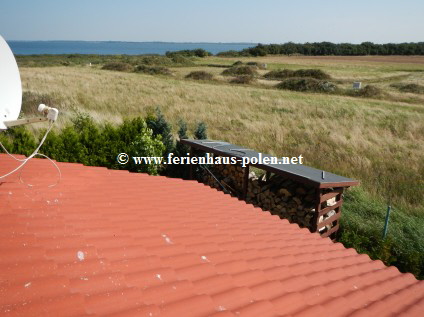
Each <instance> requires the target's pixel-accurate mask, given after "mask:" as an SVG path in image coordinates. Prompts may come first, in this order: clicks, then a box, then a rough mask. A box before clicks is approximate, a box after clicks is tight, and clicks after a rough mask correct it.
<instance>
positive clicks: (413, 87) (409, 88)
mask: <svg viewBox="0 0 424 317" xmlns="http://www.w3.org/2000/svg"><path fill="white" fill-rule="evenodd" d="M390 87H393V88H397V89H398V90H399V91H402V92H411V93H414V94H424V86H422V85H418V84H402V83H397V84H391V85H390Z"/></svg>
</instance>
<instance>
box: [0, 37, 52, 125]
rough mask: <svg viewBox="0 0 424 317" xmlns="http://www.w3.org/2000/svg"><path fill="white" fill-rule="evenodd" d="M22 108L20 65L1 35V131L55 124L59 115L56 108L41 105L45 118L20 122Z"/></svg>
mask: <svg viewBox="0 0 424 317" xmlns="http://www.w3.org/2000/svg"><path fill="white" fill-rule="evenodd" d="M21 106H22V86H21V77H20V75H19V68H18V64H17V63H16V60H15V57H14V55H13V53H12V50H11V49H10V47H9V45H7V43H6V41H5V40H4V38H3V37H2V36H1V35H0V130H6V129H7V128H8V127H13V126H17V125H22V124H29V123H35V122H41V121H51V122H54V121H56V119H57V116H58V114H59V111H58V110H57V109H56V108H50V107H47V106H46V105H43V104H41V105H40V106H39V107H38V111H39V112H41V113H42V114H43V115H44V117H41V118H30V119H19V120H18V117H19V113H20V112H21Z"/></svg>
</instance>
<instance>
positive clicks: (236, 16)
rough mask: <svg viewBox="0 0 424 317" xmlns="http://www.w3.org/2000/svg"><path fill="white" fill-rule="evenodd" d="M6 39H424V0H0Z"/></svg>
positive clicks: (1, 30)
mask: <svg viewBox="0 0 424 317" xmlns="http://www.w3.org/2000/svg"><path fill="white" fill-rule="evenodd" d="M0 34H1V35H2V36H3V37H4V38H6V39H7V40H93V41H109V40H114V41H171V42H253V43H284V42H288V41H293V42H299V43H303V42H315V41H331V42H335V43H340V42H351V43H361V42H363V41H372V42H375V43H387V42H394V43H399V42H419V41H424V0H404V1H400V0H397V1H393V0H385V1H381V0H368V1H365V0H356V1H355V0H349V1H346V0H339V1H335V0H291V1H286V0H280V1H277V0H261V1H252V0H244V1H243V0H226V1H224V0H214V1H201V0H196V1H194V0H173V1H171V0H157V1H143V0H138V1H137V0H120V1H116V0H114V1H111V0H103V1H100V0H85V1H83V0H67V1H63V0H0Z"/></svg>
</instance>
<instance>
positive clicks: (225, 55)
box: [216, 50, 241, 57]
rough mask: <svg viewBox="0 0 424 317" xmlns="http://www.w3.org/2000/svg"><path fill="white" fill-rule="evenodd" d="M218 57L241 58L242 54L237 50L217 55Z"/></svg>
mask: <svg viewBox="0 0 424 317" xmlns="http://www.w3.org/2000/svg"><path fill="white" fill-rule="evenodd" d="M216 55H217V56H221V57H238V56H240V55H241V54H240V52H238V51H235V50H230V51H224V52H219V53H218V54H216Z"/></svg>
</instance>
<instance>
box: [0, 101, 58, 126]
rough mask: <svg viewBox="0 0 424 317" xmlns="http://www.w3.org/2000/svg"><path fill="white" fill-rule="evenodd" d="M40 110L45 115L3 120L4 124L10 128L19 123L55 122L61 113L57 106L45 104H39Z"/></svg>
mask: <svg viewBox="0 0 424 317" xmlns="http://www.w3.org/2000/svg"><path fill="white" fill-rule="evenodd" d="M38 111H39V112H41V113H42V114H43V115H44V117H41V118H29V119H17V120H10V121H3V124H4V125H5V126H6V127H7V128H10V127H15V126H17V125H24V124H30V123H37V122H44V121H52V122H54V121H56V120H57V116H58V115H59V110H57V109H56V108H51V107H47V106H46V105H44V104H41V105H39V106H38Z"/></svg>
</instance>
